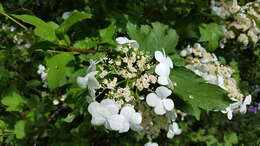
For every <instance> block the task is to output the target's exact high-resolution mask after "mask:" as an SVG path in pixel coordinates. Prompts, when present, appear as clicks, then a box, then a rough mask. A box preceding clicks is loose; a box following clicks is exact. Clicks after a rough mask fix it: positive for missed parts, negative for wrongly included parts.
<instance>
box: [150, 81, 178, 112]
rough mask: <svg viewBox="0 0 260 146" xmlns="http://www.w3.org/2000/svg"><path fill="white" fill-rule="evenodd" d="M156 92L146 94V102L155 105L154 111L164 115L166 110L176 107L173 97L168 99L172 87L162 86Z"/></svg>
mask: <svg viewBox="0 0 260 146" xmlns="http://www.w3.org/2000/svg"><path fill="white" fill-rule="evenodd" d="M155 93H156V94H155ZM155 93H149V94H148V95H147V96H146V102H147V104H148V105H149V106H151V107H154V112H155V113H156V114H157V115H163V114H165V113H166V111H171V110H172V109H173V108H174V103H173V101H172V99H167V97H168V96H170V95H171V94H172V91H171V90H170V89H168V88H166V87H163V86H160V87H158V88H157V89H156V91H155Z"/></svg>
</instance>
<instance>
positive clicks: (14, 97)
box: [1, 91, 27, 111]
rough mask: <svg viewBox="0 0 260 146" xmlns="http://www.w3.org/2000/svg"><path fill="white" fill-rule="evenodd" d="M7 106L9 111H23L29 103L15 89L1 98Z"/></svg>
mask: <svg viewBox="0 0 260 146" xmlns="http://www.w3.org/2000/svg"><path fill="white" fill-rule="evenodd" d="M1 102H2V104H4V105H6V106H7V109H6V110H7V111H21V110H22V108H23V106H24V105H25V104H26V103H27V102H26V100H25V99H24V98H23V97H22V96H21V95H20V94H18V93H17V92H15V91H13V92H11V93H9V94H8V95H7V96H5V97H4V98H3V99H2V100H1Z"/></svg>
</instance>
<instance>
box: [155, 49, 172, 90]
mask: <svg viewBox="0 0 260 146" xmlns="http://www.w3.org/2000/svg"><path fill="white" fill-rule="evenodd" d="M154 56H155V59H156V60H157V61H158V62H159V64H158V65H157V66H156V67H155V73H156V74H157V75H159V78H158V83H159V84H161V85H168V84H169V83H171V80H170V78H169V75H170V69H171V68H173V63H172V60H171V58H170V57H167V56H166V54H165V52H164V50H163V52H161V51H155V53H154Z"/></svg>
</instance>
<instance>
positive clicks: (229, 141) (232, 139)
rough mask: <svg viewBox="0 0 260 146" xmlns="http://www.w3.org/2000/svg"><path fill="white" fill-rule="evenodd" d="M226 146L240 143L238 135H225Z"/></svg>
mask: <svg viewBox="0 0 260 146" xmlns="http://www.w3.org/2000/svg"><path fill="white" fill-rule="evenodd" d="M224 140H225V146H233V145H235V144H237V143H238V138H237V135H236V133H225V135H224Z"/></svg>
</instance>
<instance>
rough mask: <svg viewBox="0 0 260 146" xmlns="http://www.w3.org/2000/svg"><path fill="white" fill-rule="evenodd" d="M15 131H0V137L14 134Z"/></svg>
mask: <svg viewBox="0 0 260 146" xmlns="http://www.w3.org/2000/svg"><path fill="white" fill-rule="evenodd" d="M14 134H15V133H13V132H6V133H1V134H0V137H1V136H9V135H14Z"/></svg>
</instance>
